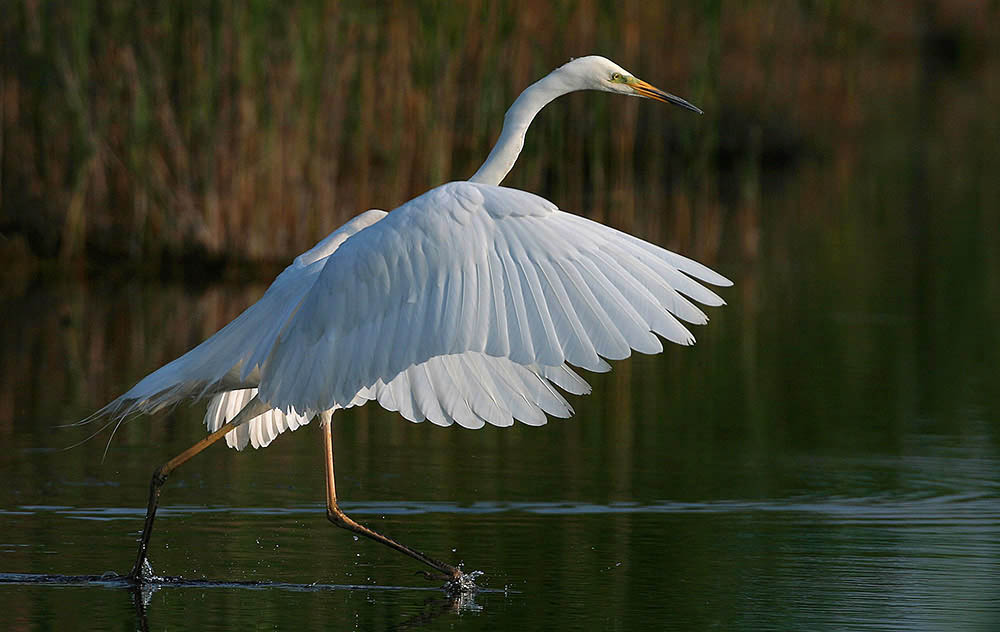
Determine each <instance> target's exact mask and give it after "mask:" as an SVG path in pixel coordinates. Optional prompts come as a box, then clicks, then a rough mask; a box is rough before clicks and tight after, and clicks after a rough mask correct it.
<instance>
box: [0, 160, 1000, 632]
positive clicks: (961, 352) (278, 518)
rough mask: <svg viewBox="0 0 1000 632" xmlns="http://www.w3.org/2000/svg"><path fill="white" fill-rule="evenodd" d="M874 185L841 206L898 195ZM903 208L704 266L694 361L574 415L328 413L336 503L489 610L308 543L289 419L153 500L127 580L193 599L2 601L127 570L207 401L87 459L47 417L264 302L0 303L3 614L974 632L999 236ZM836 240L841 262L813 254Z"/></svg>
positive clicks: (122, 621) (688, 358) (939, 211)
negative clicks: (706, 298)
mask: <svg viewBox="0 0 1000 632" xmlns="http://www.w3.org/2000/svg"><path fill="white" fill-rule="evenodd" d="M816 173H821V170H817V171H815V172H810V171H801V172H798V173H796V174H794V177H793V178H792V179H791V180H790V181H786V182H785V183H784V184H783V185H782V186H781V187H779V188H776V189H774V190H771V189H768V188H767V187H765V188H764V189H763V191H762V198H761V206H762V208H765V209H767V208H771V207H773V208H776V209H779V210H780V209H783V208H790V207H793V206H794V205H795V204H796V203H797V202H796V196H802V195H804V192H806V191H808V195H809V198H810V199H815V197H816V196H817V193H816V191H815V189H814V188H813V187H814V186H816V183H817V182H818V183H819V185H822V186H829V184H827V185H824V181H823V180H822V178H820V179H819V180H816V179H815V178H816V177H817V176H816V175H815V174H816ZM871 178H872V179H871V180H870V181H862V182H860V183H855V184H856V187H855V188H852V189H851V191H850V194H849V197H851V198H853V199H851V200H850V201H851V203H853V204H874V202H873V200H872V199H870V198H872V197H874V198H878V199H883V200H884V199H885V196H884V195H883V193H882V192H881V191H882V188H883V187H888V188H890V189H895V188H897V187H898V182H896V181H887V180H885V179H883V177H882V176H881V175H880V172H879V171H873V172H872V173H871ZM911 185H912V186H920V187H922V191H920V192H918V194H914V195H913V196H909V197H906V198H904V199H903V200H902V201H901V202H900V205H901V206H902V207H903V210H904V211H905V210H907V209H909V208H912V207H913V205H915V204H919V205H920V206H921V207H922V208H924V209H926V211H925V212H924V221H925V222H926V223H927V224H928V225H930V226H933V227H934V228H933V229H929V230H926V231H924V230H923V229H920V228H919V227H918V228H917V229H915V232H916V233H917V234H918V235H919V234H923V235H924V236H923V237H917V238H913V239H910V238H904V237H905V234H906V231H908V230H911V229H909V228H903V229H900V227H899V226H897V225H895V224H893V223H892V222H888V221H886V220H885V219H884V217H885V214H884V209H882V210H879V209H877V208H875V207H872V208H871V209H854V210H855V211H857V212H851V213H850V214H849V215H848V216H849V217H850V219H851V222H850V223H849V222H847V221H846V220H845V221H844V222H843V223H838V222H836V221H834V222H832V223H827V224H825V225H823V226H822V227H819V228H816V227H811V226H810V225H809V223H808V222H806V221H802V222H801V223H799V224H798V225H794V224H793V225H789V223H788V222H789V220H788V219H787V216H785V217H781V216H780V215H779V214H778V212H776V215H775V219H770V218H768V217H767V216H765V217H764V218H763V219H762V222H761V231H762V235H763V244H762V247H761V250H760V256H759V257H758V258H757V259H756V260H754V261H741V260H739V259H727V258H725V257H723V258H721V259H719V260H718V261H717V262H716V263H715V266H716V267H717V268H718V269H720V270H722V271H723V272H725V273H727V274H729V275H730V276H732V277H733V278H734V280H735V282H736V285H735V287H734V288H732V289H729V290H725V291H724V295H725V298H726V299H727V301H728V302H729V305H728V306H726V307H725V308H722V309H719V310H713V311H712V313H711V316H712V322H711V323H710V324H709V325H708V326H707V327H703V328H699V329H698V330H697V331H696V334H697V335H698V338H699V342H698V344H697V345H696V346H694V347H693V348H684V349H681V348H675V347H671V348H668V349H667V350H666V352H665V353H664V354H662V355H659V356H655V357H644V356H640V357H634V358H632V359H630V360H628V361H625V362H618V363H615V368H614V371H613V372H611V373H610V374H607V375H599V376H598V375H591V376H589V379H590V381H591V382H592V383H593V385H594V393H593V394H592V395H590V396H588V397H580V398H574V399H573V400H572V403H573V405H574V406H575V408H576V410H577V415H576V416H575V417H574V418H573V419H571V420H565V421H564V420H552V421H550V423H549V424H548V425H546V426H544V427H541V428H528V427H524V426H516V427H514V428H510V429H494V428H487V429H484V430H480V431H466V430H462V429H441V428H437V427H434V426H431V425H428V424H421V425H415V424H411V423H409V422H406V421H403V420H401V419H399V418H397V417H396V416H394V415H392V414H389V413H386V412H384V411H381V410H380V409H377V408H376V407H374V406H368V407H365V408H363V409H360V410H357V411H347V412H343V413H338V414H337V416H336V418H335V442H336V448H337V452H336V454H337V468H338V469H337V473H338V481H339V487H340V489H339V491H340V495H341V497H342V498H343V501H344V507H345V509H346V510H347V511H348V512H350V513H352V514H354V515H355V516H356V517H357V518H358V519H359V520H361V521H363V522H366V523H368V524H370V525H372V526H373V527H375V528H377V529H379V530H382V531H384V532H386V533H388V534H390V535H392V536H394V537H396V538H398V539H400V540H402V541H403V542H406V543H409V544H411V545H412V546H414V547H416V548H419V549H421V550H424V551H426V552H428V553H429V554H431V555H432V556H437V557H440V558H443V559H444V560H446V561H449V562H453V563H458V562H461V563H464V564H465V567H466V569H467V570H472V569H477V570H482V571H483V572H484V573H485V578H484V580H485V581H484V582H483V583H484V585H485V586H486V587H488V588H489V589H491V590H492V591H493V592H486V593H482V594H479V595H477V596H476V597H475V598H474V599H467V600H464V601H461V602H451V601H449V600H448V599H447V598H446V597H445V596H444V595H443V594H442V593H441V592H439V591H436V590H433V586H434V585H433V584H428V583H427V582H426V581H425V580H423V579H422V578H420V577H417V576H415V575H414V572H415V571H416V570H418V568H417V567H416V565H415V564H414V563H411V561H410V560H409V559H407V558H404V557H402V556H400V555H398V554H396V553H394V552H392V551H389V550H388V549H385V548H384V547H380V546H378V545H376V544H374V543H371V542H368V541H355V540H354V539H353V538H352V536H351V535H350V534H348V533H346V532H343V531H340V530H338V529H335V528H334V527H332V526H330V525H329V524H328V523H327V522H326V521H325V516H324V507H323V504H322V503H323V469H322V458H321V441H320V434H319V432H318V431H317V429H316V427H315V426H308V427H305V428H302V429H300V430H298V431H296V432H294V433H292V434H289V435H286V436H282V437H280V438H279V439H278V440H277V441H276V442H275V443H274V444H273V445H272V446H271V447H269V448H268V449H267V450H264V451H260V452H254V451H251V452H248V453H244V454H237V453H235V452H233V451H231V450H228V449H226V448H224V447H221V446H216V447H213V448H212V449H210V450H209V451H208V452H206V453H205V454H203V455H202V456H200V457H198V458H196V459H195V460H193V461H192V462H190V463H189V464H187V465H185V466H184V467H183V468H181V469H180V470H179V471H178V472H177V473H176V474H175V475H174V476H173V477H172V478H171V479H170V481H169V482H168V484H167V486H166V488H165V491H164V496H163V509H162V511H161V514H160V517H159V522H158V525H157V531H156V534H155V536H154V539H153V548H152V552H151V558H152V561H153V564H154V567H155V569H156V570H157V571H158V572H160V573H162V574H167V575H180V576H184V577H186V578H192V579H206V580H211V582H209V583H208V584H206V585H201V586H197V587H189V588H170V587H168V588H164V589H162V590H159V591H156V592H155V593H153V594H152V595H150V596H148V605H147V606H146V607H145V610H144V613H143V614H139V610H137V608H136V605H135V602H134V600H133V596H132V595H130V593H129V592H128V591H126V590H124V589H121V588H115V587H109V586H102V585H69V586H66V585H63V586H58V585H37V584H32V583H26V582H25V581H16V580H18V579H19V577H18V576H14V575H12V574H15V573H24V574H65V575H85V574H101V573H104V572H107V571H113V572H124V571H126V570H127V569H128V568H129V566H130V564H131V562H132V558H133V555H134V551H133V547H134V539H135V537H136V535H137V533H138V531H139V529H140V525H141V519H142V515H143V505H144V502H145V494H146V489H147V484H148V477H149V475H150V473H151V471H152V469H153V468H154V467H155V466H156V465H157V464H159V463H161V462H163V461H165V460H166V459H167V458H169V457H171V456H173V455H174V454H177V453H179V452H180V451H181V450H183V449H184V448H186V447H187V446H188V445H190V444H191V443H193V442H194V441H196V440H197V439H198V438H200V436H202V430H201V429H200V423H201V421H200V417H201V415H202V409H201V408H200V407H193V408H188V407H182V408H180V409H178V410H176V411H175V412H174V413H173V414H169V415H163V416H160V417H157V418H155V419H140V420H138V421H135V422H132V423H129V424H126V425H125V426H123V427H122V428H121V429H120V430H119V431H118V433H117V435H116V436H115V438H114V440H113V441H112V442H111V444H110V448H109V449H108V452H107V457H106V458H104V459H103V461H102V454H103V451H104V449H105V445H106V435H102V436H101V437H99V438H98V439H95V440H93V441H90V442H88V443H85V444H83V445H81V446H79V447H76V448H74V449H72V450H68V451H63V450H60V449H59V448H61V447H63V446H66V445H69V444H70V443H73V442H74V441H77V440H79V439H82V438H83V437H84V436H86V432H85V431H81V430H68V429H54V428H53V424H55V423H57V422H60V421H65V420H71V419H76V418H80V417H82V416H84V415H86V414H87V413H88V412H90V411H91V410H92V409H94V408H95V407H97V406H98V405H99V404H101V403H103V401H104V400H105V399H108V398H110V397H112V396H114V395H115V394H117V393H118V392H120V391H121V390H123V389H124V388H126V387H127V386H128V385H130V384H131V383H133V382H134V381H135V380H137V379H138V378H140V377H141V376H142V375H143V374H144V373H145V372H146V371H147V370H150V369H152V368H155V367H156V366H158V365H159V364H161V363H162V362H164V361H166V360H169V359H170V358H172V357H174V356H175V355H177V354H179V353H180V352H182V351H183V350H184V349H185V348H187V347H189V346H190V345H192V344H194V343H195V342H197V341H198V340H200V339H201V338H202V337H204V336H205V335H207V334H208V333H211V331H212V330H213V329H214V328H215V327H217V326H219V325H221V324H223V323H224V322H226V321H227V320H228V319H229V318H231V317H232V316H233V315H235V313H237V312H238V311H239V310H240V309H241V308H242V306H244V305H246V304H247V303H249V302H250V301H252V300H253V299H254V297H255V296H257V295H259V293H260V292H261V291H262V290H263V287H264V286H263V285H260V284H252V285H249V286H245V285H241V284H222V285H216V284H212V285H208V286H204V285H202V286H197V287H192V286H183V285H176V284H174V285H159V284H155V283H151V282H127V283H118V284H112V283H102V282H90V283H88V284H80V283H71V282H64V283H61V284H56V285H51V284H43V285H36V286H31V287H28V288H26V289H24V290H23V291H22V292H21V293H20V294H18V295H17V296H13V297H8V298H6V299H5V301H4V306H3V307H4V313H5V314H6V317H5V319H6V321H7V322H6V326H5V328H4V333H3V336H4V338H3V341H2V342H3V347H2V348H3V349H4V353H3V356H2V358H3V359H2V362H3V371H4V385H3V388H2V394H3V401H4V406H3V409H4V412H3V415H4V419H3V424H2V425H0V427H2V433H3V439H4V442H5V450H4V451H3V453H2V456H0V476H2V477H3V480H4V481H5V484H4V485H3V487H2V490H0V533H2V534H3V535H2V536H0V573H3V574H4V575H2V576H0V579H3V578H6V583H0V609H2V611H3V612H4V613H5V615H4V618H5V620H6V621H7V622H8V625H9V626H16V627H19V628H22V629H28V628H75V627H77V626H78V625H79V624H80V622H81V621H83V622H85V623H86V627H90V628H94V629H96V628H128V627H130V626H139V627H141V626H143V625H147V626H148V627H149V628H150V629H177V628H181V629H183V628H189V627H198V628H200V629H232V628H238V627H254V628H274V627H276V628H280V629H295V628H298V627H301V626H308V627H311V628H312V627H320V626H324V627H330V628H334V629H343V628H346V627H354V628H356V629H363V630H366V629H387V628H394V627H398V628H400V629H407V628H408V627H410V628H412V627H420V626H424V625H426V626H428V627H431V628H435V627H442V628H444V627H448V628H453V627H460V628H463V629H466V628H467V629H471V628H484V629H515V628H516V627H523V628H528V629H543V628H552V629H588V630H609V629H615V630H637V629H698V628H708V627H721V628H739V629H750V630H766V629H796V628H798V629H828V630H842V629H928V630H930V629H949V630H989V629H996V626H997V625H998V624H1000V580H998V577H1000V425H998V424H1000V421H998V410H1000V407H998V393H997V389H996V375H995V367H996V366H998V360H1000V358H998V355H1000V350H998V345H997V344H996V343H997V334H996V330H995V322H996V316H997V313H998V306H1000V302H998V296H1000V295H998V292H997V288H998V278H997V261H998V259H997V249H996V241H995V238H994V236H993V235H992V234H990V233H989V232H988V231H985V230H983V229H982V228H983V227H982V226H981V225H980V226H979V227H977V226H976V222H977V221H981V220H977V218H981V217H982V216H983V215H984V214H985V211H984V210H983V209H982V208H980V207H976V206H974V205H964V201H965V200H968V199H969V193H968V191H966V190H965V189H964V188H963V187H964V186H985V185H982V183H978V182H975V181H973V182H972V183H971V184H967V185H961V183H960V185H959V186H957V187H954V186H950V185H948V184H947V183H941V182H940V181H930V182H929V183H926V184H921V183H914V182H912V181H911ZM866 186H870V187H871V189H872V191H873V192H872V193H858V191H862V192H863V191H864V190H865V188H866ZM828 191H829V203H830V204H831V205H837V204H844V203H845V201H844V196H845V195H848V194H846V193H843V194H838V193H837V192H836V191H834V190H833V189H832V188H831V189H829V190H828ZM821 193H822V191H821ZM819 197H820V198H822V195H820V196H819ZM862 211H863V212H862ZM905 214H906V213H903V215H905ZM779 218H780V219H781V221H780V222H779V221H777V220H778V219H779ZM970 224H971V225H970ZM899 230H901V231H902V232H901V233H899V232H897V231H899ZM852 236H854V237H852ZM857 236H860V237H857ZM855 238H856V239H858V240H859V243H860V244H862V245H863V248H842V247H840V244H842V242H843V241H844V240H846V239H855ZM830 242H835V243H837V244H838V247H837V248H834V247H832V246H830V245H829V243H830ZM227 581H269V582H282V583H285V584H287V585H280V586H272V587H267V588H262V589H253V590H252V589H248V588H246V587H238V586H231V585H230V586H226V585H225V584H224V582H227ZM212 582H215V583H212ZM314 583H317V584H318V586H316V587H313V588H312V589H310V587H309V585H311V584H314ZM358 585H361V586H364V587H363V588H358V587H357V586H358ZM350 586H355V587H353V588H352V587H350Z"/></svg>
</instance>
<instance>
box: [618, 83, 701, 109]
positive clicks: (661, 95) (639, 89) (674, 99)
mask: <svg viewBox="0 0 1000 632" xmlns="http://www.w3.org/2000/svg"><path fill="white" fill-rule="evenodd" d="M628 85H629V87H631V88H632V89H633V90H635V93H636V94H638V95H639V96H640V97H645V98H647V99H654V100H656V101H662V102H663V103H673V104H674V105H679V106H681V107H682V108H687V109H689V110H693V111H695V112H697V113H698V114H704V112H702V111H701V108H699V107H698V106H697V105H694V104H691V103H688V102H687V101H685V100H684V99H682V98H680V97H678V96H675V95H672V94H670V93H669V92H664V91H663V90H660V89H659V88H657V87H655V86H651V85H649V84H648V83H646V82H645V81H643V80H642V79H636V80H635V82H630V83H629V84H628Z"/></svg>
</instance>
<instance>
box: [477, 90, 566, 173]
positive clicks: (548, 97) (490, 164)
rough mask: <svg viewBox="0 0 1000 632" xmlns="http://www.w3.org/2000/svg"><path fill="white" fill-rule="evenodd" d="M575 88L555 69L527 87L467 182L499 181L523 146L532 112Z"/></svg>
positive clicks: (536, 112)
mask: <svg viewBox="0 0 1000 632" xmlns="http://www.w3.org/2000/svg"><path fill="white" fill-rule="evenodd" d="M577 89H579V88H571V87H569V86H567V85H566V83H565V82H564V81H563V80H562V78H561V77H560V76H559V74H558V71H556V72H553V73H550V74H548V75H546V76H545V77H543V78H542V79H539V80H538V81H536V82H535V83H533V84H531V85H530V86H528V88H527V89H526V90H525V91H524V92H522V93H521V95H520V96H519V97H517V100H515V101H514V104H513V105H511V106H510V109H509V110H507V114H505V115H504V117H503V129H502V130H501V131H500V138H498V139H497V144H496V145H494V146H493V150H492V151H490V155H489V156H488V157H487V158H486V162H484V163H483V165H482V166H481V167H479V171H476V173H475V174H474V175H473V176H472V177H471V178H469V182H480V183H482V184H494V185H496V184H500V182H501V181H503V179H504V177H506V175H507V174H508V173H510V170H511V169H512V168H513V167H514V163H515V162H517V157H518V155H519V154H520V153H521V148H522V147H524V135H525V134H526V133H527V131H528V126H529V125H531V121H532V120H533V119H534V118H535V115H536V114H538V112H539V111H540V110H541V109H542V108H543V107H545V106H546V105H548V104H549V103H550V102H551V101H552V100H554V99H556V98H558V97H560V96H562V95H564V94H566V93H568V92H573V91H574V90H577Z"/></svg>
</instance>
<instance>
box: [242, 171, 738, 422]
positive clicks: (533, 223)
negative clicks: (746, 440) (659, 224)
mask: <svg viewBox="0 0 1000 632" xmlns="http://www.w3.org/2000/svg"><path fill="white" fill-rule="evenodd" d="M698 281H703V282H705V283H710V284H714V285H730V284H731V283H730V281H728V280H727V279H726V278H725V277H722V276H721V275H719V274H717V273H715V272H713V271H712V270H710V269H708V268H707V267H705V266H703V265H701V264H699V263H697V262H694V261H692V260H690V259H687V258H685V257H682V256H680V255H677V254H675V253H672V252H670V251H667V250H664V249H662V248H659V247H657V246H655V245H653V244H650V243H647V242H645V241H642V240H640V239H638V238H635V237H632V236H630V235H627V234H625V233H622V232H620V231H617V230H614V229H612V228H609V227H607V226H604V225H602V224H599V223H596V222H593V221H590V220H587V219H585V218H582V217H579V216H576V215H572V214H569V213H564V212H562V211H559V210H558V209H557V208H556V207H555V206H554V205H553V204H552V203H550V202H548V201H547V200H545V199H543V198H541V197H538V196H536V195H532V194H530V193H526V192H524V191H519V190H516V189H509V188H504V187H498V186H491V185H483V184H476V183H471V182H452V183H449V184H445V185H442V186H440V187H437V188H435V189H432V190H431V191H429V192H427V193H425V194H424V195H422V196H420V197H417V198H415V199H413V200H411V201H410V202H407V203H406V204H404V205H402V206H400V207H399V208H398V209H396V210H394V211H393V212H392V213H390V214H389V215H387V216H386V217H385V218H384V219H382V220H381V221H379V222H378V223H377V224H374V225H373V226H371V227H369V228H367V229H366V230H364V231H362V232H359V233H357V234H356V235H354V236H353V237H351V238H350V239H349V240H347V241H346V242H344V243H343V244H342V245H341V246H340V247H339V248H338V249H337V250H336V251H334V252H333V253H332V254H330V255H329V257H328V258H327V259H326V261H325V263H324V264H323V269H322V271H321V272H320V273H319V275H318V277H317V278H316V280H315V281H314V282H313V284H312V285H311V287H310V289H309V291H308V292H307V294H306V295H305V297H304V298H303V299H302V300H301V302H300V303H299V304H298V305H297V306H296V307H295V309H294V311H293V313H292V314H291V316H290V318H289V319H288V321H287V322H286V323H285V324H284V325H283V327H282V329H281V331H280V332H279V333H278V335H277V337H276V339H275V340H274V342H273V344H271V345H270V346H267V347H261V348H258V349H257V350H256V351H255V352H254V353H253V355H252V359H253V360H259V362H258V361H251V362H247V363H245V364H244V365H243V369H242V375H241V377H242V378H246V377H247V376H248V375H249V374H250V373H251V372H252V371H254V370H256V369H257V368H258V367H259V371H260V384H259V388H260V393H261V396H262V397H263V399H264V400H265V401H267V402H269V403H270V404H271V405H272V406H274V407H275V408H276V409H279V410H282V411H286V412H297V413H299V414H304V415H312V414H315V413H318V412H321V411H325V410H330V409H334V408H337V407H346V406H349V405H350V404H351V402H353V401H354V400H355V398H356V397H357V396H358V394H359V393H362V392H365V390H366V389H369V390H371V389H374V391H377V390H378V389H379V388H380V386H379V384H382V385H387V384H394V383H395V382H394V380H396V378H397V376H399V375H400V374H401V373H403V372H404V371H407V370H408V369H409V368H410V367H415V366H420V365H424V364H425V363H427V362H428V361H430V360H431V359H432V358H436V357H439V356H463V355H465V354H479V355H480V356H482V357H486V358H500V359H506V360H507V361H509V363H512V364H514V365H519V366H521V367H529V368H532V370H534V371H535V372H536V373H544V371H546V370H548V369H554V368H557V367H561V366H562V365H563V364H564V363H569V364H571V365H574V366H578V367H582V368H585V369H589V370H592V371H603V370H607V368H608V365H607V363H606V362H605V361H604V360H603V358H607V359H613V360H617V359H622V358H626V357H628V356H629V355H630V354H631V352H632V350H636V351H641V352H643V353H657V352H659V351H662V345H661V344H660V341H659V339H658V338H657V336H656V335H654V333H655V334H659V335H660V336H662V337H663V338H665V339H667V340H670V341H673V342H676V343H679V344H685V345H687V344H692V343H693V342H694V338H693V336H691V334H690V332H688V330H687V329H686V328H685V327H684V325H683V324H682V323H681V321H685V322H688V323H693V324H703V323H705V322H707V320H708V319H707V317H706V316H705V314H704V313H703V312H702V311H701V309H699V308H698V307H697V306H695V304H694V303H693V302H692V300H693V301H697V302H699V303H702V304H705V305H711V306H715V305H722V304H723V301H722V299H721V298H719V297H718V296H717V295H716V294H715V293H713V292H712V291H710V290H708V289H707V288H706V287H704V286H703V285H702V284H701V283H699V282H698ZM484 362H488V361H484ZM466 378H467V379H472V380H475V379H476V378H477V376H476V375H474V374H473V375H468V376H466ZM395 388H396V387H393V389H391V390H392V391H393V392H395ZM438 395H441V394H438ZM457 396H458V397H460V398H463V397H466V396H467V394H466V393H462V392H459V393H457ZM375 397H378V395H377V393H376V395H375ZM379 400H380V402H381V401H382V399H381V398H379Z"/></svg>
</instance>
